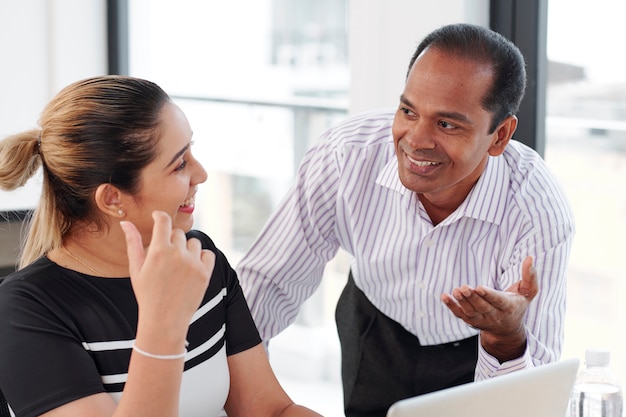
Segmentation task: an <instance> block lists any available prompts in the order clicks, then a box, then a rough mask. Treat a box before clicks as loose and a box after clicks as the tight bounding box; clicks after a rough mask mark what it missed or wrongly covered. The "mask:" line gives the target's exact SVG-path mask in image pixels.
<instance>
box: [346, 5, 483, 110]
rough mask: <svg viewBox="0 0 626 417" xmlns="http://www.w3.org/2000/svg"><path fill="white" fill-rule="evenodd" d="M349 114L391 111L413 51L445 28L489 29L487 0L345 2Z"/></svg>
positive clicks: (395, 104)
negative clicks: (462, 25)
mask: <svg viewBox="0 0 626 417" xmlns="http://www.w3.org/2000/svg"><path fill="white" fill-rule="evenodd" d="M349 7H350V21H349V31H350V44H349V48H350V50H349V53H350V66H351V74H350V77H351V78H350V103H351V104H350V112H351V113H358V112H361V111H366V110H371V109H377V108H382V107H392V108H395V107H396V106H397V105H398V98H399V97H400V94H401V93H402V89H403V88H404V79H405V76H406V71H407V67H408V64H409V60H410V58H411V56H412V55H413V51H414V50H415V48H416V47H417V45H418V44H419V42H420V41H421V40H422V38H423V37H424V36H425V35H427V34H428V33H429V32H430V31H432V30H433V29H436V28H437V27H439V26H443V25H445V24H449V23H458V22H466V23H475V24H479V25H483V26H489V0H438V1H433V2H430V1H425V0H421V1H418V0H352V1H350V5H349Z"/></svg>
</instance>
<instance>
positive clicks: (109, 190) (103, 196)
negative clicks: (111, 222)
mask: <svg viewBox="0 0 626 417" xmlns="http://www.w3.org/2000/svg"><path fill="white" fill-rule="evenodd" d="M122 197H123V196H122V192H121V191H120V189H119V188H117V187H116V186H114V185H112V184H108V183H107V184H100V185H99V186H98V188H96V194H95V200H96V206H98V208H99V209H100V211H101V212H103V213H104V214H106V215H108V216H112V217H120V216H121V217H123V216H124V208H123V207H122V202H123V201H122V200H123V198H122Z"/></svg>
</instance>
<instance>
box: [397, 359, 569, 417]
mask: <svg viewBox="0 0 626 417" xmlns="http://www.w3.org/2000/svg"><path fill="white" fill-rule="evenodd" d="M578 366H579V360H578V359H567V360H562V361H558V362H553V363H549V364H545V365H541V366H537V367H535V368H527V369H522V370H519V371H515V372H511V373H509V374H505V375H500V376H497V377H494V378H491V379H488V380H482V381H476V382H472V383H469V384H464V385H459V386H456V387H452V388H447V389H444V390H441V391H436V392H432V393H429V394H424V395H420V396H417V397H412V398H407V399H405V400H401V401H398V402H396V403H395V404H393V405H392V406H391V407H390V408H389V410H388V411H387V417H529V416H532V417H565V415H566V410H567V405H568V402H569V396H570V392H571V390H572V387H573V386H574V380H575V379H576V374H577V373H578Z"/></svg>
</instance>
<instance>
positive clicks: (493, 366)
mask: <svg viewBox="0 0 626 417" xmlns="http://www.w3.org/2000/svg"><path fill="white" fill-rule="evenodd" d="M532 367H534V364H533V361H532V359H531V357H530V353H529V352H528V342H527V343H526V349H524V354H523V355H522V356H520V357H519V358H516V359H512V360H510V361H506V362H503V363H500V361H498V359H496V358H495V357H493V356H491V355H490V354H489V353H487V351H486V350H485V349H484V348H483V346H482V344H481V343H480V336H478V361H477V363H476V371H475V373H474V380H475V381H480V380H483V379H489V378H493V377H494V376H498V375H504V374H508V373H510V372H514V371H518V370H520V369H525V368H532Z"/></svg>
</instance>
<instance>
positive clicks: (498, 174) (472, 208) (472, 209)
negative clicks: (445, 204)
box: [376, 156, 510, 224]
mask: <svg viewBox="0 0 626 417" xmlns="http://www.w3.org/2000/svg"><path fill="white" fill-rule="evenodd" d="M509 175H510V174H509V171H508V170H507V169H506V161H505V160H504V157H503V156H496V157H493V156H489V159H488V160H487V165H486V167H485V170H484V171H483V173H482V175H481V176H480V178H479V179H478V182H476V185H474V187H473V188H472V190H471V191H470V193H469V194H468V195H467V198H466V199H465V200H464V201H463V202H462V203H461V205H460V206H459V207H458V208H457V209H456V210H455V211H454V213H452V214H451V215H450V216H448V218H447V219H446V220H444V221H443V222H442V223H443V224H446V223H451V222H454V221H456V220H458V219H459V218H461V217H470V218H474V219H477V220H481V221H485V222H490V223H495V224H500V223H501V222H502V219H503V218H504V214H505V205H506V199H507V188H508V184H509ZM376 183H377V184H378V185H380V186H383V187H386V188H389V189H391V190H393V191H396V192H398V193H400V194H401V195H403V196H404V195H406V194H407V193H410V191H409V190H408V189H407V188H406V187H405V186H404V185H403V184H402V182H401V181H400V177H399V175H398V159H397V158H396V157H395V156H394V157H393V158H390V159H389V161H388V162H387V164H386V165H385V166H384V167H383V169H382V170H381V171H380V173H379V174H378V177H377V178H376Z"/></svg>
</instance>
